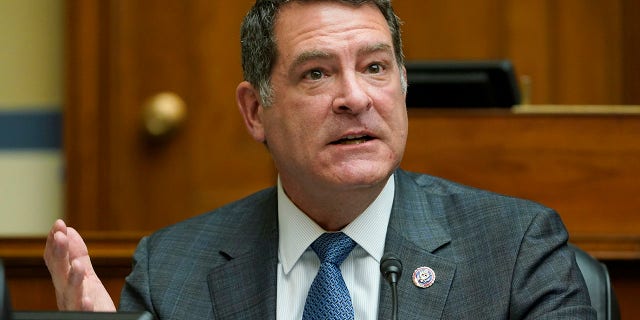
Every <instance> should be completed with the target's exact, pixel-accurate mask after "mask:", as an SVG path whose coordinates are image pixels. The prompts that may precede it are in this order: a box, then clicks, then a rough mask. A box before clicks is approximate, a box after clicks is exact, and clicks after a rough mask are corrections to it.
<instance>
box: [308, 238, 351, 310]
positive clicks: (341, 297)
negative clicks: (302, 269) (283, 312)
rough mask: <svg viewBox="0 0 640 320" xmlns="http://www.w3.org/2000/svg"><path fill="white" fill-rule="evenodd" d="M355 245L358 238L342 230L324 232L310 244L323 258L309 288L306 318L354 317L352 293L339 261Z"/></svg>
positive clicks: (341, 260)
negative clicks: (353, 237)
mask: <svg viewBox="0 0 640 320" xmlns="http://www.w3.org/2000/svg"><path fill="white" fill-rule="evenodd" d="M355 246H356V243H355V241H353V240H352V239H351V238H349V236H347V235H346V234H344V233H342V232H337V233H325V234H323V235H321V236H320V237H319V238H318V239H316V241H314V242H313V243H312V244H311V248H312V249H313V251H315V252H316V254H317V255H318V257H319V258H320V270H318V275H316V278H315V279H313V283H312V284H311V288H310V289H309V294H308V295H307V301H306V302H305V305H304V313H303V314H302V319H303V320H330V319H335V320H338V319H340V320H343V319H353V317H354V316H353V304H352V303H351V295H349V289H347V285H346V284H345V283H344V279H343V278H342V272H340V265H341V264H342V262H343V261H344V259H346V258H347V256H348V255H349V253H350V252H351V250H353V248H354V247H355Z"/></svg>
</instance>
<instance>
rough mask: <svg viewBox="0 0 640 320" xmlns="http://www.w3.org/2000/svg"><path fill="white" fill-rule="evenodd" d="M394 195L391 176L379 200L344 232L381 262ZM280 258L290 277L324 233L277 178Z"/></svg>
mask: <svg viewBox="0 0 640 320" xmlns="http://www.w3.org/2000/svg"><path fill="white" fill-rule="evenodd" d="M394 193H395V183H394V176H393V175H391V177H389V179H388V180H387V184H386V185H385V187H384V188H383V189H382V191H381V192H380V194H379V195H378V197H377V198H376V199H375V200H374V201H373V202H372V203H371V204H370V205H369V207H367V209H366V210H365V211H364V212H362V213H361V214H360V215H359V216H358V217H357V218H356V219H355V220H354V221H352V222H351V223H350V224H348V225H347V226H346V227H344V229H342V232H344V233H345V234H346V235H348V236H349V237H350V238H351V239H353V240H354V241H355V242H356V243H357V244H358V245H359V246H360V247H362V248H363V249H364V250H365V251H366V252H367V253H368V254H369V255H370V256H372V257H373V258H374V259H375V260H376V261H377V262H378V263H379V262H380V259H381V258H382V255H383V253H384V242H385V238H386V235H387V226H388V224H389V217H390V215H391V206H392V205H393V197H394ZM278 226H279V244H278V259H279V260H280V263H281V264H282V266H283V270H284V272H285V274H288V273H289V271H291V269H292V268H293V266H294V265H295V264H296V263H297V261H298V259H300V257H301V256H302V254H303V253H304V252H305V250H307V248H309V246H310V245H311V243H313V241H315V240H316V239H317V238H318V237H319V236H320V235H322V234H323V233H324V232H325V230H324V229H322V228H321V227H320V226H319V225H318V224H316V223H315V222H314V221H313V220H311V219H310V218H309V217H308V216H307V215H306V214H304V212H302V211H301V210H300V209H299V208H298V207H296V205H295V204H293V202H291V200H290V199H289V197H288V196H287V195H286V193H285V192H284V190H283V188H282V185H281V183H280V178H278Z"/></svg>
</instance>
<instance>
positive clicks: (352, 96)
mask: <svg viewBox="0 0 640 320" xmlns="http://www.w3.org/2000/svg"><path fill="white" fill-rule="evenodd" d="M336 91H337V92H336V95H335V99H334V100H333V112H335V113H348V114H358V113H360V112H362V111H365V110H368V109H370V108H371V106H372V104H373V101H372V99H371V97H370V96H369V93H368V91H367V90H366V83H365V82H364V80H363V79H358V77H357V76H356V75H354V74H349V75H345V76H343V77H342V81H339V82H338V83H337V88H336Z"/></svg>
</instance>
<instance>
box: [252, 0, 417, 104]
mask: <svg viewBox="0 0 640 320" xmlns="http://www.w3.org/2000/svg"><path fill="white" fill-rule="evenodd" d="M295 1H297V2H311V1H336V2H341V3H346V4H350V5H354V6H360V5H363V4H365V3H373V4H375V5H376V6H377V7H378V9H380V12H381V13H382V15H383V16H384V18H385V20H386V21H387V24H388V25H389V31H390V32H391V38H392V41H393V49H394V53H395V56H396V62H397V64H398V66H402V65H404V54H403V52H402V38H401V35H400V33H401V32H400V24H401V22H400V19H399V18H398V16H396V14H395V12H394V11H393V7H392V6H391V0H256V3H255V4H254V5H253V7H252V8H251V10H249V12H248V13H247V15H246V16H245V18H244V21H243V22H242V26H241V28H240V42H241V46H242V70H243V75H244V79H245V80H246V81H248V82H249V83H251V85H253V86H254V87H255V88H257V89H258V92H259V94H260V100H261V102H262V104H263V105H264V106H270V105H271V104H272V103H273V92H272V87H271V69H272V68H273V65H274V64H275V61H276V58H277V55H278V49H277V45H276V40H275V35H274V25H275V22H276V18H277V15H278V11H279V9H280V7H282V5H283V4H286V3H288V2H295ZM399 69H400V70H402V68H399ZM401 72H402V71H401ZM400 78H401V81H402V87H403V90H405V91H406V79H404V76H402V74H401V77H400Z"/></svg>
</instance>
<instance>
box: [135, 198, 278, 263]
mask: <svg viewBox="0 0 640 320" xmlns="http://www.w3.org/2000/svg"><path fill="white" fill-rule="evenodd" d="M276 227H277V196H276V191H275V188H269V189H265V190H262V191H259V192H257V193H254V194H252V195H250V196H248V197H246V198H243V199H240V200H237V201H234V202H232V203H229V204H227V205H225V206H223V207H220V208H218V209H215V210H212V211H210V212H207V213H204V214H201V215H198V216H195V217H193V218H189V219H187V220H184V221H182V222H179V223H176V224H174V225H171V226H168V227H165V228H163V229H160V230H158V231H156V232H154V233H153V234H151V235H150V236H148V237H147V238H146V239H145V240H144V245H145V246H146V251H147V252H148V253H149V254H152V253H156V254H157V253H160V254H161V255H166V254H170V255H174V254H175V255H182V254H185V253H188V254H191V255H193V254H197V253H199V252H203V253H207V254H208V253H209V252H211V251H212V249H215V248H220V247H224V246H228V245H232V244H233V243H246V242H251V241H257V239H256V238H259V237H260V236H261V235H264V234H265V233H271V232H274V231H275V230H274V228H276ZM138 249H141V248H138ZM167 249H169V250H168V251H167Z"/></svg>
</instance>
